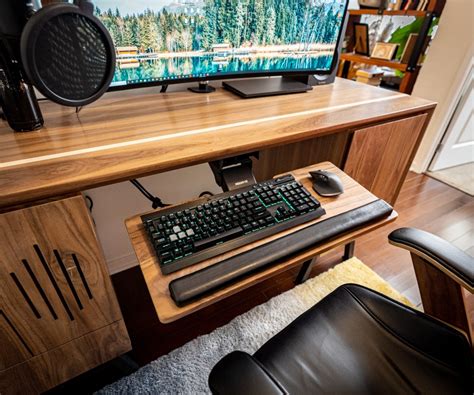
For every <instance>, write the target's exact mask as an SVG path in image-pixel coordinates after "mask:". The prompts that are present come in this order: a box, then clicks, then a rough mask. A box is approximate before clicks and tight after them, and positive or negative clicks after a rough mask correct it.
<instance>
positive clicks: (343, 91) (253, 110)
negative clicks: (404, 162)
mask: <svg viewBox="0 0 474 395" xmlns="http://www.w3.org/2000/svg"><path fill="white" fill-rule="evenodd" d="M434 107H435V103H433V102H429V101H427V100H423V99H419V98H415V97H411V96H407V95H404V94H400V93H397V92H391V91H387V90H384V89H377V88H374V87H371V86H368V85H363V84H358V83H355V82H352V81H349V80H343V79H338V80H336V82H335V83H334V84H332V85H326V86H319V87H315V88H314V89H313V90H312V91H310V92H308V93H302V94H294V95H285V96H278V97H275V96H274V97H265V98H257V99H248V100H243V99H240V98H239V97H237V96H235V95H233V94H231V93H230V92H227V91H225V90H223V89H218V90H217V92H215V93H213V94H209V95H197V94H193V93H190V92H184V91H183V92H172V93H167V94H160V93H157V90H155V89H138V90H128V91H121V92H111V93H108V94H106V95H105V96H104V97H103V98H102V99H100V100H99V101H97V102H96V103H93V104H91V105H89V106H87V107H84V108H83V109H82V110H81V111H80V112H79V113H78V114H76V112H75V109H73V108H66V107H61V106H59V105H56V104H53V103H50V102H42V103H41V109H42V111H43V116H44V119H45V127H44V128H43V129H42V130H40V131H37V132H29V133H13V132H12V131H11V130H10V129H9V127H8V125H7V124H6V122H4V121H0V146H1V150H0V207H7V206H12V205H15V204H19V203H26V202H32V201H35V200H39V199H43V198H49V197H53V196H59V195H64V194H68V193H71V192H77V191H81V190H84V189H87V188H91V187H96V186H100V185H106V184H111V183H114V182H119V181H123V180H127V179H131V178H135V177H140V176H145V175H150V174H153V173H158V172H162V171H166V170H171V169H175V168H180V167H185V166H189V165H192V164H197V163H203V162H208V161H210V160H216V159H220V158H223V157H228V156H233V155H237V154H241V153H245V152H251V151H255V150H259V149H263V148H269V147H273V146H277V145H283V144H289V143H293V142H297V141H302V140H305V139H310V138H314V137H318V136H322V135H325V134H330V133H335V132H338V131H342V130H347V129H350V128H354V127H358V126H363V125H367V124H368V123H376V122H381V121H386V120H390V119H397V118H400V117H406V116H410V115H416V114H419V113H426V112H430V111H432V109H433V108H434Z"/></svg>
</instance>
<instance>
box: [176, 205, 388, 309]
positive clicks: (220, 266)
mask: <svg viewBox="0 0 474 395" xmlns="http://www.w3.org/2000/svg"><path fill="white" fill-rule="evenodd" d="M391 212H392V207H391V206H390V205H389V204H388V203H386V202H385V201H383V200H381V199H379V200H376V201H374V202H372V203H369V204H366V205H365V206H362V207H358V208H356V209H353V210H350V211H348V212H346V213H343V214H339V215H336V216H334V217H331V218H328V219H326V220H322V221H320V222H318V223H316V224H314V225H311V226H308V227H306V228H304V229H301V230H299V231H296V232H294V233H291V234H289V235H286V236H284V237H281V238H279V239H276V240H273V241H271V242H269V243H267V244H263V245H261V246H259V247H256V248H254V249H252V250H249V251H246V252H244V253H242V254H238V255H235V256H233V257H231V258H229V259H226V260H224V261H222V262H219V263H216V264H215V265H212V266H209V267H206V268H204V269H202V270H199V271H197V272H194V273H191V274H188V275H186V276H183V277H180V278H177V279H175V280H173V281H171V282H170V284H169V290H170V294H171V297H172V298H173V300H174V301H175V303H176V304H177V305H178V306H182V305H185V304H187V303H190V302H191V301H193V300H195V299H197V298H200V297H202V296H204V295H206V294H208V293H211V292H213V291H216V290H217V289H220V288H223V287H225V286H227V285H229V284H230V283H233V282H236V281H237V280H239V279H241V278H242V277H244V276H246V275H249V274H251V273H253V272H255V271H257V270H259V269H262V268H264V267H265V266H267V265H269V264H271V263H274V262H275V261H277V260H278V259H281V258H284V257H287V256H289V255H291V254H294V253H296V252H298V251H300V250H303V249H305V248H308V247H311V246H313V245H315V244H317V243H321V242H323V241H326V240H329V239H330V238H333V237H336V236H339V235H341V234H342V233H344V232H348V231H350V230H353V229H355V228H357V227H359V226H362V225H365V224H367V223H369V222H372V221H374V220H378V219H381V218H384V217H386V216H388V215H389V214H390V213H391Z"/></svg>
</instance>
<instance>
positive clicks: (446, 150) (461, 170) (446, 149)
mask: <svg viewBox="0 0 474 395" xmlns="http://www.w3.org/2000/svg"><path fill="white" fill-rule="evenodd" d="M473 86H474V65H473V63H472V62H471V65H470V70H469V72H468V73H467V75H466V79H465V81H464V83H463V87H464V89H463V90H462V93H461V96H460V98H459V100H458V103H457V105H456V109H455V111H454V113H453V115H452V117H451V119H450V121H449V124H448V127H447V128H446V132H445V133H444V136H443V139H442V141H441V144H440V145H439V146H438V149H437V150H436V153H435V155H434V157H433V159H432V160H431V163H430V165H429V168H428V172H427V174H428V175H429V176H431V177H433V178H436V179H438V180H440V181H442V182H444V183H446V184H448V185H451V186H453V187H454V188H457V189H459V190H461V191H463V192H466V193H468V194H469V195H471V196H474V118H473V111H474V109H473V107H474V106H473V105H474V90H473Z"/></svg>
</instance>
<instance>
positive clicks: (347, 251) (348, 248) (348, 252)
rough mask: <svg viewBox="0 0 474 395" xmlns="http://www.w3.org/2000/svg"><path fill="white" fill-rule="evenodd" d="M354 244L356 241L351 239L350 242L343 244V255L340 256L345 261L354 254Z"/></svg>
mask: <svg viewBox="0 0 474 395" xmlns="http://www.w3.org/2000/svg"><path fill="white" fill-rule="evenodd" d="M355 245H356V242H355V241H351V242H350V243H348V244H346V245H345V246H344V255H343V256H342V260H343V261H347V260H348V259H351V258H352V257H353V256H354V250H355Z"/></svg>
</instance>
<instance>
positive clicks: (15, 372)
mask: <svg viewBox="0 0 474 395" xmlns="http://www.w3.org/2000/svg"><path fill="white" fill-rule="evenodd" d="M129 350H130V340H129V338H128V334H127V329H126V327H125V324H124V322H123V320H119V321H117V322H113V323H111V324H110V325H107V326H105V327H103V328H99V329H97V330H95V331H93V332H90V333H87V334H85V335H84V336H82V337H79V338H77V339H74V340H72V341H70V342H68V343H65V344H62V345H60V346H58V347H56V348H54V349H53V350H50V351H49V352H47V353H44V354H40V355H37V356H35V357H34V358H31V359H29V360H28V361H26V362H24V363H21V364H17V365H15V366H12V367H10V368H9V369H7V370H4V371H1V372H0V393H1V394H3V395H10V394H38V393H41V392H43V391H45V390H48V389H50V388H52V387H55V386H57V385H58V384H60V383H63V382H65V381H66V380H69V379H71V378H72V377H76V376H78V375H79V374H81V373H83V372H87V371H88V370H90V369H92V368H94V367H96V366H98V365H100V364H102V363H104V362H107V361H110V360H111V359H113V358H115V357H117V355H122V354H124V353H126V352H127V351H129Z"/></svg>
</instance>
